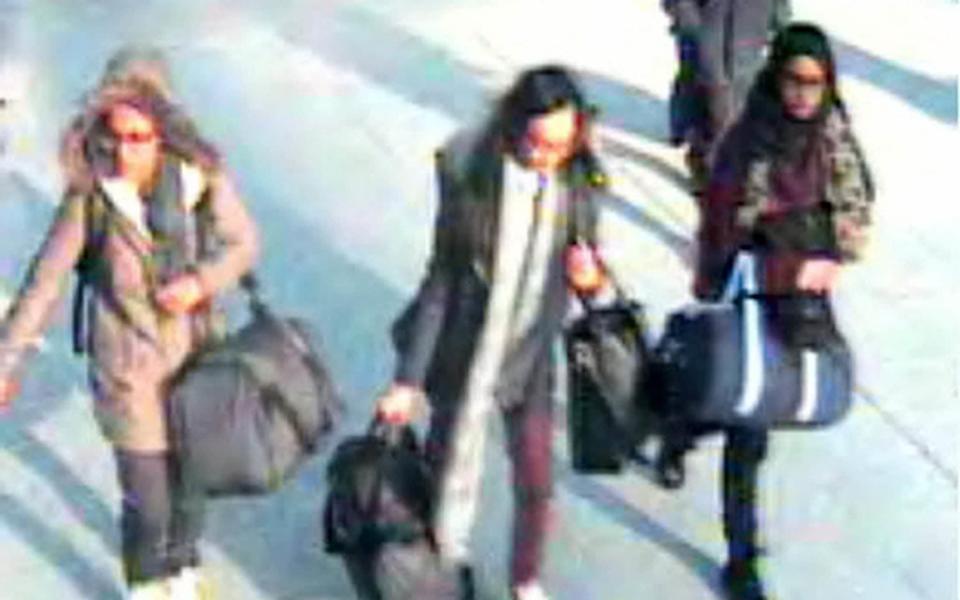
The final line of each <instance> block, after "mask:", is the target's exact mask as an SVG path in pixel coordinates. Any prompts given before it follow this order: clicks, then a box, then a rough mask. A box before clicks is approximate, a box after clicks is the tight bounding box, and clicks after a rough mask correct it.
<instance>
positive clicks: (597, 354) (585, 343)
mask: <svg viewBox="0 0 960 600" xmlns="http://www.w3.org/2000/svg"><path fill="white" fill-rule="evenodd" d="M583 304H584V307H585V309H586V310H585V313H584V314H583V315H582V316H581V317H580V318H578V319H577V320H576V321H575V322H574V323H573V324H572V325H571V326H570V327H569V328H568V329H567V330H566V332H565V334H564V346H565V349H566V355H567V365H568V389H569V394H568V400H567V429H568V433H569V440H570V456H571V461H572V465H573V469H574V470H575V471H578V472H581V473H616V472H619V471H620V470H621V468H622V466H623V463H624V461H625V459H626V458H627V456H628V454H629V452H630V450H631V446H632V441H633V438H634V432H635V431H636V428H637V415H638V409H639V408H640V407H639V406H638V404H639V403H640V401H641V397H640V396H639V394H641V393H642V390H643V388H644V385H643V379H644V377H645V371H646V366H647V364H648V362H649V360H648V358H649V357H648V355H649V350H648V346H647V343H646V337H645V334H646V322H645V319H644V313H643V307H642V306H641V305H640V304H639V303H637V302H635V301H632V300H627V299H625V298H624V297H623V296H622V295H620V296H619V297H618V299H617V300H616V301H615V302H614V303H613V304H612V305H610V306H607V307H603V308H593V307H591V306H589V304H587V303H586V302H584V303H583Z"/></svg>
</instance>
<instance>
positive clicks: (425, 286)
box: [393, 153, 458, 388]
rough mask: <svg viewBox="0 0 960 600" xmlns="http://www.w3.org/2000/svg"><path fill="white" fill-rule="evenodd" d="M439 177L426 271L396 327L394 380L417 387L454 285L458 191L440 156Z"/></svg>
mask: <svg viewBox="0 0 960 600" xmlns="http://www.w3.org/2000/svg"><path fill="white" fill-rule="evenodd" d="M436 176H437V191H438V197H439V206H438V208H437V215H436V218H435V221H434V227H433V244H432V247H431V251H430V258H429V261H428V263H427V270H426V273H425V275H424V277H423V279H422V281H421V283H420V287H419V289H418V291H417V294H416V296H415V297H414V299H413V301H412V302H411V303H410V304H409V305H408V307H407V309H406V310H405V311H404V312H403V314H402V315H401V316H400V317H399V318H398V319H397V321H396V322H395V323H394V326H393V339H394V342H395V346H396V349H397V366H396V370H395V372H394V381H395V382H397V383H402V384H406V385H409V386H413V387H418V388H419V387H422V386H423V382H424V379H425V378H426V373H427V370H428V369H429V366H430V362H431V361H432V359H433V354H434V350H435V348H436V344H437V339H438V338H439V336H440V330H441V329H442V327H443V321H444V318H445V316H446V311H447V305H448V297H449V295H450V293H451V288H452V285H453V267H452V262H453V258H454V257H453V254H454V252H455V250H454V248H455V244H456V241H455V236H456V232H455V227H456V219H457V214H456V213H457V198H456V194H457V193H458V191H457V185H456V182H455V180H454V178H453V177H452V176H451V174H450V172H449V170H448V169H447V167H446V165H445V163H444V161H443V156H442V154H439V153H438V155H437V162H436Z"/></svg>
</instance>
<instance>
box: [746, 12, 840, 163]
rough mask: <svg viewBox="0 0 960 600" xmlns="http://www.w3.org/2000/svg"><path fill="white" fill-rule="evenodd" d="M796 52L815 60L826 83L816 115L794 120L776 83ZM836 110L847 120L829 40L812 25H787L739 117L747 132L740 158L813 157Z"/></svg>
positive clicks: (788, 160)
mask: <svg viewBox="0 0 960 600" xmlns="http://www.w3.org/2000/svg"><path fill="white" fill-rule="evenodd" d="M798 56H806V57H810V58H812V59H814V60H816V61H817V62H818V63H819V64H820V65H821V67H822V68H823V70H824V74H825V77H826V87H825V90H824V94H823V99H822V102H821V105H820V108H819V110H818V112H817V114H816V115H815V116H814V117H813V118H812V119H809V120H805V121H799V120H797V119H794V118H793V117H791V116H790V115H789V114H787V111H786V108H785V106H784V103H783V99H782V95H781V81H782V77H783V74H784V70H785V69H786V67H787V64H788V63H789V62H790V61H791V60H792V59H794V58H796V57H798ZM831 113H839V115H840V116H841V117H842V118H843V119H844V120H846V121H849V116H848V114H847V110H846V106H845V104H844V103H843V100H842V99H841V97H840V92H839V89H838V87H837V67H836V60H835V59H834V55H833V51H832V50H831V48H830V42H829V40H828V39H827V36H826V34H825V33H824V32H823V30H822V29H820V27H818V26H816V25H814V24H812V23H802V22H801V23H792V24H790V25H788V26H787V27H785V28H784V29H783V30H781V31H780V32H779V33H778V34H777V36H776V37H775V38H774V40H773V44H772V46H771V49H770V55H769V56H768V58H767V61H766V64H765V65H764V67H763V69H762V70H761V71H760V73H759V74H758V75H757V77H756V79H755V80H754V83H753V86H752V88H751V90H750V94H749V96H748V99H747V104H746V107H745V109H744V114H743V116H742V118H741V121H742V125H741V133H742V134H743V135H746V137H747V143H746V153H745V155H744V156H743V157H741V158H743V159H747V160H750V159H752V158H755V157H757V156H758V155H770V156H773V157H774V158H775V159H777V160H785V161H787V162H791V163H792V162H795V161H800V162H801V163H807V161H809V160H812V159H813V158H814V157H815V156H816V154H817V152H818V148H819V146H820V142H821V141H822V132H823V129H824V125H825V123H826V121H827V117H828V116H829V115H830V114H831Z"/></svg>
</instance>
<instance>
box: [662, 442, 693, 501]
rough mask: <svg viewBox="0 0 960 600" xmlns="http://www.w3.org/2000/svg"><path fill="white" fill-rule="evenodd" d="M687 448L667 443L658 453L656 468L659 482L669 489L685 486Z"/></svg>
mask: <svg viewBox="0 0 960 600" xmlns="http://www.w3.org/2000/svg"><path fill="white" fill-rule="evenodd" d="M686 453H687V449H686V448H685V447H683V446H678V445H674V444H670V443H665V444H664V445H663V447H662V448H660V452H659V454H657V459H656V463H655V464H654V468H655V469H656V472H657V483H659V484H660V485H661V486H663V487H664V488H666V489H668V490H676V489H679V488H681V487H683V483H684V481H686V478H687V468H686V466H684V462H683V459H684V456H685V455H686Z"/></svg>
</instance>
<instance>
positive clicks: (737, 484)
mask: <svg viewBox="0 0 960 600" xmlns="http://www.w3.org/2000/svg"><path fill="white" fill-rule="evenodd" d="M724 435H725V436H726V439H725V441H724V446H723V466H722V468H721V471H722V486H721V496H722V504H723V533H724V536H725V537H726V539H727V554H728V558H729V560H731V561H739V560H751V559H753V558H756V556H757V552H758V543H757V537H758V523H757V490H758V488H759V481H758V480H759V474H760V464H761V463H762V462H763V460H764V458H766V456H767V447H768V444H769V434H768V433H767V432H766V431H763V430H752V429H744V428H730V429H726V430H725V431H724Z"/></svg>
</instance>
